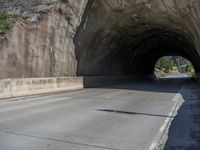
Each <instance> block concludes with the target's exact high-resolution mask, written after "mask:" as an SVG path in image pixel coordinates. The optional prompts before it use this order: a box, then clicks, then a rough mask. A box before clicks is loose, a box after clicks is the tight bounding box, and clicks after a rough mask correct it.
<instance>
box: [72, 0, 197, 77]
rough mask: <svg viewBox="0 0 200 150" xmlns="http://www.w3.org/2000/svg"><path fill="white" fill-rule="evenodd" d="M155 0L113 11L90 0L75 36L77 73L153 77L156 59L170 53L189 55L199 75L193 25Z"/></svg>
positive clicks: (99, 2) (84, 74)
mask: <svg viewBox="0 0 200 150" xmlns="http://www.w3.org/2000/svg"><path fill="white" fill-rule="evenodd" d="M127 1H129V0H127ZM129 2H130V3H132V2H133V1H129ZM95 4H96V5H95ZM154 4H155V7H147V5H146V3H140V5H138V4H137V5H135V4H133V5H132V4H131V5H132V6H133V7H128V6H127V7H124V8H123V9H122V10H120V11H115V9H114V8H112V9H109V10H106V9H105V7H104V3H101V1H97V0H94V1H93V2H91V3H90V5H88V7H87V9H86V10H87V11H85V14H84V18H83V21H82V24H81V25H80V27H79V29H78V31H77V33H76V36H75V40H74V41H75V46H76V56H77V62H78V65H77V75H81V76H82V75H83V76H94V75H95V76H96V75H98V76H102V75H103V76H104V75H117V76H118V75H132V76H138V75H139V76H150V75H152V74H153V73H154V67H155V64H156V62H157V61H158V59H159V58H161V57H162V56H168V55H179V56H182V57H185V58H186V59H188V60H189V61H190V62H191V63H192V64H193V66H194V69H195V71H196V73H200V65H199V64H200V53H199V49H198V47H197V43H196V39H195V38H196V37H195V34H194V32H193V29H191V28H190V27H189V26H188V24H187V23H186V22H185V20H184V19H185V18H183V17H182V16H181V14H180V13H179V12H177V13H176V14H174V12H170V11H166V10H161V9H163V8H157V5H156V3H152V5H154ZM105 5H106V4H105ZM96 6H98V7H96ZM185 17H188V16H185ZM77 41H81V42H77Z"/></svg>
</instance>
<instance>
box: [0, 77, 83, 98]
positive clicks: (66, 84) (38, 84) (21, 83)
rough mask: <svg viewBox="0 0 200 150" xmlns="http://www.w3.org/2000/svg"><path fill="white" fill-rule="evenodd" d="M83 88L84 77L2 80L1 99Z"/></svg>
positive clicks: (0, 82) (0, 85) (0, 86)
mask: <svg viewBox="0 0 200 150" xmlns="http://www.w3.org/2000/svg"><path fill="white" fill-rule="evenodd" d="M82 88H83V77H59V78H23V79H3V80H0V99H2V98H8V97H15V96H24V95H32V94H41V93H48V92H57V91H65V90H75V89H82Z"/></svg>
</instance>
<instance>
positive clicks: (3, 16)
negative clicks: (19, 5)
mask: <svg viewBox="0 0 200 150" xmlns="http://www.w3.org/2000/svg"><path fill="white" fill-rule="evenodd" d="M13 24H14V20H13V18H12V16H11V15H10V14H8V13H7V12H3V13H0V35H3V34H5V33H6V31H7V30H9V29H10V28H11V27H12V26H13Z"/></svg>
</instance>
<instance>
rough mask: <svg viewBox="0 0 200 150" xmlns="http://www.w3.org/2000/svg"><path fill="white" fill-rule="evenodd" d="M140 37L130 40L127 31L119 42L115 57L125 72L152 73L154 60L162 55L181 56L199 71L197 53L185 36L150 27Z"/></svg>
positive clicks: (129, 34) (136, 73)
mask: <svg viewBox="0 0 200 150" xmlns="http://www.w3.org/2000/svg"><path fill="white" fill-rule="evenodd" d="M140 37H141V39H140V40H138V42H136V40H135V39H134V38H133V40H134V41H132V37H131V33H130V31H129V32H127V33H125V34H124V37H123V38H122V39H121V41H120V42H119V46H118V48H119V49H117V51H116V52H115V53H116V56H115V57H118V59H119V60H120V61H121V62H120V63H121V64H122V65H123V68H124V69H125V70H124V72H125V74H132V75H140V76H149V75H152V74H153V73H154V68H155V65H156V62H157V61H158V60H159V59H160V58H161V57H164V56H182V57H184V58H186V59H188V60H189V61H190V62H191V63H192V65H193V66H194V68H195V71H196V72H199V67H198V61H196V60H199V58H197V57H198V54H197V52H196V50H195V48H194V46H193V44H192V42H191V41H190V39H189V38H187V36H185V35H182V34H180V33H174V31H167V30H166V29H150V30H148V31H145V32H144V33H143V35H141V34H140ZM117 55H118V56H117ZM120 57H121V58H120Z"/></svg>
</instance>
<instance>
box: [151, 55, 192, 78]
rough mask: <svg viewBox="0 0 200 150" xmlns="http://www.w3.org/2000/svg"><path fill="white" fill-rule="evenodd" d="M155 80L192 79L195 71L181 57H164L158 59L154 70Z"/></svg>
mask: <svg viewBox="0 0 200 150" xmlns="http://www.w3.org/2000/svg"><path fill="white" fill-rule="evenodd" d="M154 74H155V76H156V77H157V78H162V77H165V78H166V77H167V78H174V77H193V76H194V75H195V70H194V67H193V65H192V63H191V62H190V61H189V60H187V59H186V58H184V57H181V56H164V57H162V58H160V59H159V60H158V61H157V63H156V65H155V68H154Z"/></svg>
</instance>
